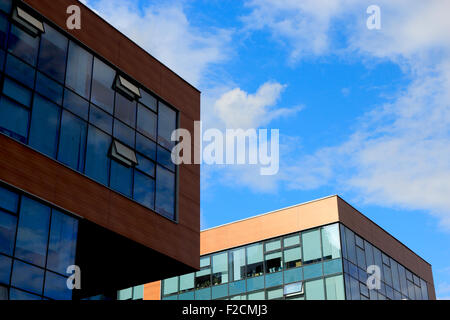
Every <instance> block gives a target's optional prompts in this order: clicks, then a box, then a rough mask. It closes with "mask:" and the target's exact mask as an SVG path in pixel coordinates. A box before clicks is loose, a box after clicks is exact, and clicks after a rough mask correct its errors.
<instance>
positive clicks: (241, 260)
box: [230, 248, 245, 293]
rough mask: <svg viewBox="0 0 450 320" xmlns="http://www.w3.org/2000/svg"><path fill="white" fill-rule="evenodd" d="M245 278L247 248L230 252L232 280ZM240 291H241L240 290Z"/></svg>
mask: <svg viewBox="0 0 450 320" xmlns="http://www.w3.org/2000/svg"><path fill="white" fill-rule="evenodd" d="M244 278H245V249H244V248H242V249H237V250H233V251H231V252H230V281H236V280H241V279H244ZM238 293H239V292H238Z"/></svg>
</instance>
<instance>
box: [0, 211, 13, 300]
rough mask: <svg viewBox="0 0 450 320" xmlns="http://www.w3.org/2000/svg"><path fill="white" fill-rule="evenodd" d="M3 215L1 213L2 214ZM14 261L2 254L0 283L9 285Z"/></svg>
mask: <svg viewBox="0 0 450 320" xmlns="http://www.w3.org/2000/svg"><path fill="white" fill-rule="evenodd" d="M0 214H1V213H0ZM11 264H12V259H11V258H8V257H7V256H4V255H2V254H0V283H3V284H6V285H8V284H9V278H10V276H11ZM0 300H1V299H0Z"/></svg>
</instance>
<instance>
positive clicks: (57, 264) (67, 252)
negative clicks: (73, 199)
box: [47, 209, 78, 298]
mask: <svg viewBox="0 0 450 320" xmlns="http://www.w3.org/2000/svg"><path fill="white" fill-rule="evenodd" d="M77 233H78V221H77V220H76V219H74V218H72V217H69V216H68V215H66V214H64V213H61V212H59V211H57V210H55V209H53V212H52V222H51V230H50V243H49V246H48V260H47V268H48V269H51V270H53V271H55V272H58V273H61V274H66V271H67V267H68V266H70V265H73V264H74V263H75V250H76V244H77ZM50 298H51V297H50Z"/></svg>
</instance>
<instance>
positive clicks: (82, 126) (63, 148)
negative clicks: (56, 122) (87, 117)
mask: <svg viewBox="0 0 450 320" xmlns="http://www.w3.org/2000/svg"><path fill="white" fill-rule="evenodd" d="M86 135H87V123H86V122H85V121H83V120H81V119H80V118H78V117H76V116H74V115H73V114H71V113H70V112H68V111H65V110H64V112H63V115H62V119H61V135H60V139H59V150H58V160H59V161H61V162H62V163H64V164H66V165H68V166H69V167H71V168H72V169H74V170H77V171H80V172H83V170H84V150H85V147H86Z"/></svg>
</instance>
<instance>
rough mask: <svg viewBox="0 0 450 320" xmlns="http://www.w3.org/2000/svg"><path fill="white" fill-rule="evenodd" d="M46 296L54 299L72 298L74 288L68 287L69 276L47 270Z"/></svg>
mask: <svg viewBox="0 0 450 320" xmlns="http://www.w3.org/2000/svg"><path fill="white" fill-rule="evenodd" d="M44 296H46V297H48V298H50V299H54V300H71V299H72V290H69V289H68V288H67V278H65V277H62V276H60V275H57V274H56V273H53V272H50V271H47V272H46V274H45V288H44Z"/></svg>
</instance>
